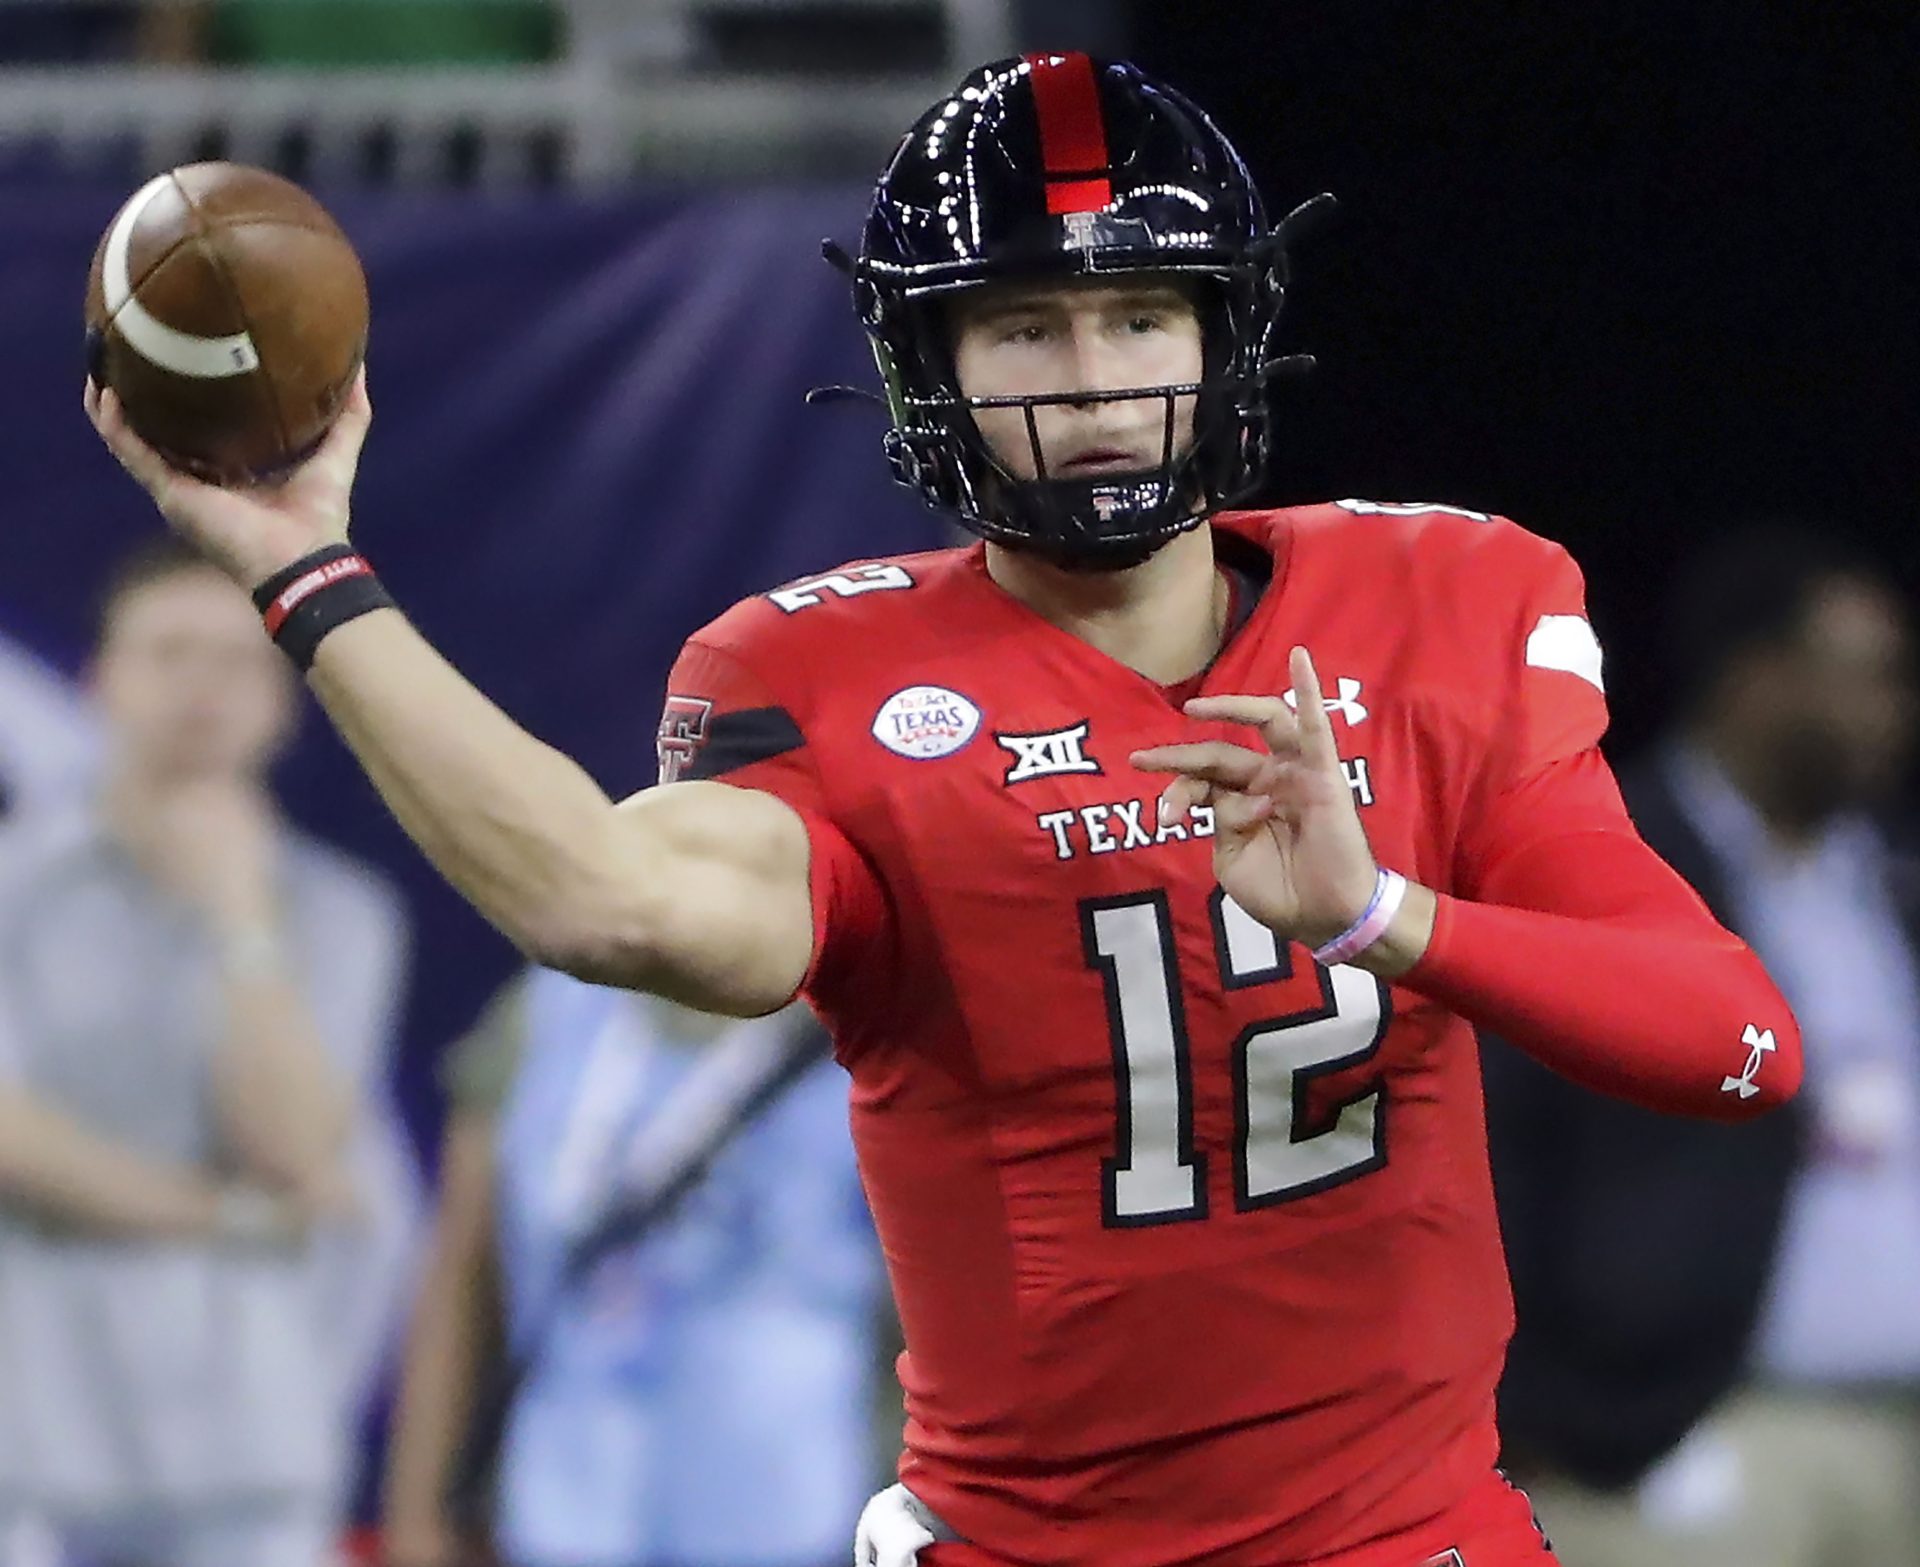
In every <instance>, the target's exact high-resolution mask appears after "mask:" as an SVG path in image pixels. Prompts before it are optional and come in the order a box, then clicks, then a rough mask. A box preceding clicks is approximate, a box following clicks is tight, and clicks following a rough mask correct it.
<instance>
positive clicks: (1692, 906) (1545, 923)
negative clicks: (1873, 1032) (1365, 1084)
mask: <svg viewBox="0 0 1920 1567" xmlns="http://www.w3.org/2000/svg"><path fill="white" fill-rule="evenodd" d="M1559 558H1560V559H1561V560H1562V561H1564V560H1565V557H1564V555H1562V556H1560V557H1559ZM1566 570H1567V572H1568V573H1571V572H1572V568H1571V563H1570V562H1568V563H1567V565H1566ZM1577 580H1578V579H1577V574H1573V581H1574V583H1575V585H1576V596H1577ZM1552 618H1553V619H1557V618H1558V617H1552ZM1569 618H1575V619H1579V620H1580V623H1581V624H1582V625H1584V624H1585V622H1584V617H1583V616H1570V617H1569ZM1533 624H1534V625H1535V626H1536V628H1537V625H1538V624H1539V617H1535V618H1534V621H1533ZM1553 629H1562V628H1553ZM1590 635H1591V634H1590V632H1589V633H1588V636H1589V638H1590ZM1543 651H1544V652H1547V653H1550V652H1551V651H1552V650H1551V648H1547V649H1544V650H1543ZM1526 657H1527V659H1528V660H1529V661H1531V660H1532V658H1533V653H1532V650H1531V649H1530V650H1529V652H1528V653H1527V655H1526ZM1595 665H1596V667H1595V670H1594V674H1595V675H1596V677H1597V649H1596V650H1595ZM1292 675H1293V682H1294V691H1295V694H1296V697H1297V701H1298V711H1297V715H1296V714H1295V713H1294V712H1290V711H1289V710H1288V708H1287V706H1286V704H1285V703H1284V702H1282V701H1281V700H1280V699H1279V698H1277V697H1266V696H1220V697H1207V698H1201V699H1198V700H1196V701H1194V702H1191V703H1189V704H1188V705H1187V709H1186V711H1187V712H1188V714H1189V715H1190V716H1192V717H1195V718H1200V719H1210V720H1226V721H1228V722H1233V723H1240V724H1245V725H1247V726H1249V727H1252V728H1254V729H1256V730H1258V731H1259V733H1260V736H1261V738H1262V740H1263V741H1264V742H1265V745H1264V747H1263V748H1262V749H1260V750H1255V749H1252V748H1249V747H1245V746H1240V745H1235V744H1232V743H1230V742H1225V741H1207V742H1200V743H1194V744H1185V745H1173V746H1160V747H1155V748H1153V749H1152V750H1148V751H1143V752H1139V753H1137V754H1136V756H1135V758H1134V760H1135V763H1136V765H1138V766H1140V767H1142V768H1143V769H1146V770H1148V771H1158V772H1170V773H1174V774H1176V775H1178V776H1177V777H1176V778H1175V781H1174V782H1173V783H1172V784H1171V785H1169V787H1168V789H1167V791H1166V792H1165V794H1164V795H1163V796H1162V809H1163V811H1164V812H1168V813H1172V814H1184V813H1185V811H1186V810H1187V809H1188V808H1190V807H1192V806H1194V805H1199V804H1206V803H1211V804H1212V806H1213V808H1214V820H1215V826H1216V836H1215V840H1214V864H1215V872H1216V874H1217V875H1218V877H1219V879H1220V883H1221V885H1222V886H1223V887H1224V888H1225V889H1226V890H1227V892H1228V893H1230V894H1231V895H1232V897H1233V898H1234V900H1235V901H1236V902H1238V903H1239V904H1241V905H1242V906H1243V907H1244V908H1246V909H1247V910H1248V912H1249V913H1251V914H1253V915H1254V917H1255V918H1256V919H1259V920H1261V921H1262V922H1263V923H1265V924H1267V925H1268V926H1269V927H1271V928H1272V929H1273V930H1275V931H1277V932H1279V933H1280V934H1282V935H1284V936H1286V937H1288V938H1290V939H1293V940H1299V941H1303V942H1306V943H1308V944H1310V945H1314V946H1316V947H1325V946H1326V945H1327V944H1329V943H1333V942H1335V941H1337V940H1338V939H1339V938H1340V937H1341V936H1342V935H1343V934H1344V933H1346V932H1348V931H1350V930H1352V929H1354V928H1355V927H1356V926H1357V925H1359V924H1361V922H1362V921H1363V919H1364V916H1365V915H1366V913H1367V911H1368V910H1369V909H1370V907H1371V906H1372V905H1373V903H1374V900H1375V899H1376V897H1378V896H1379V894H1380V893H1381V892H1382V891H1383V890H1384V891H1389V892H1390V893H1391V895H1393V896H1398V897H1399V898H1400V902H1399V906H1398V909H1397V912H1395V913H1394V914H1393V915H1392V918H1391V920H1390V921H1389V922H1388V923H1387V925H1386V926H1385V929H1384V931H1383V933H1381V934H1380V935H1379V936H1378V937H1377V939H1375V940H1374V941H1373V942H1372V943H1371V945H1369V946H1367V947H1366V948H1365V950H1364V951H1362V952H1360V953H1359V954H1357V955H1356V956H1354V957H1352V958H1350V959H1347V960H1346V961H1349V962H1351V963H1353V964H1354V965H1355V966H1357V967H1360V968H1365V969H1368V970H1370V971H1372V972H1374V973H1376V974H1379V975H1381V976H1382V977H1384V978H1388V979H1392V980H1395V981H1396V982H1397V983H1399V984H1401V985H1403V986H1405V987H1406V988H1407V989H1409V990H1412V991H1415V992H1416V993H1419V994H1421V995H1424V996H1426V997H1428V998H1429V999H1431V1000H1434V1001H1437V1002H1440V1003H1441V1004H1443V1005H1444V1006H1446V1007H1447V1008H1448V1009H1449V1010H1451V1011H1453V1012H1455V1013H1457V1014H1459V1015H1460V1016H1462V1017H1465V1018H1467V1019H1468V1020H1469V1021H1471V1022H1473V1023H1475V1024H1476V1025H1479V1026H1481V1027H1485V1028H1488V1029H1491V1030H1493V1031H1495V1032H1498V1033H1500V1034H1502V1035H1504V1036H1505V1037H1506V1038H1507V1039H1509V1040H1510V1041H1512V1042H1513V1043H1514V1044H1516V1045H1518V1046H1519V1047H1520V1048H1522V1049H1524V1050H1527V1051H1528V1052H1529V1053H1530V1054H1532V1055H1534V1056H1535V1057H1536V1058H1537V1059H1539V1060H1540V1061H1542V1062H1543V1063H1545V1064H1546V1065H1548V1066H1550V1067H1552V1068H1554V1069H1555V1070H1556V1071H1559V1072H1562V1073H1564V1074H1566V1075H1567V1076H1568V1077H1570V1078H1572V1079H1574V1080H1575V1081H1577V1082H1580V1083H1582V1084H1585V1085H1586V1086H1588V1087H1591V1088H1596V1089H1599V1090H1601V1091H1603V1092H1607V1093H1611V1094H1615V1095H1618V1096H1619V1097H1621V1098H1625V1099H1629V1100H1631V1101H1633V1102H1635V1103H1637V1104H1642V1105H1645V1106H1647V1107H1649V1108H1653V1109H1659V1110H1667V1111H1671V1112H1674V1113H1678V1114H1689V1115H1699V1116H1706V1117H1713V1118H1716V1119H1723V1120H1732V1119H1740V1118H1744V1117H1746V1116H1750V1115H1754V1114H1757V1113H1759V1112H1760V1111H1763V1110H1766V1109H1770V1108H1772V1107H1773V1106H1775V1105H1777V1104H1780V1103H1783V1102H1784V1101H1785V1100H1787V1099H1789V1098H1791V1097H1792V1095H1793V1094H1794V1092H1795V1091H1796V1090H1797V1088H1798V1087H1799V1083H1800V1070H1801V1064H1800V1038H1799V1031H1798V1028H1797V1026H1796V1025H1795V1022H1794V1019H1793V1014H1792V1012H1791V1011H1790V1010H1789V1009H1788V1007H1787V1004H1786V1002H1785V1000H1784V999H1783V998H1782V997H1781V995H1780V993H1779V991H1778V989H1777V988H1776V987H1775V986H1774V984H1773V982H1772V981H1771V980H1770V979H1769V978H1768V977H1767V974H1766V971H1765V970H1764V969H1763V968H1762V967H1761V965H1760V962H1759V960H1758V959H1757V958H1756V957H1755V956H1754V955H1753V953H1752V952H1751V951H1750V950H1749V949H1748V948H1747V947H1746V945H1745V944H1744V943H1742V942H1741V941H1740V940H1739V939H1738V938H1737V937H1735V936H1733V935H1731V934H1730V933H1729V932H1728V931H1726V930H1725V929H1724V928H1723V927H1721V926H1720V925H1719V924H1718V923H1717V922H1716V921H1715V920H1714V918H1713V917H1712V915H1711V914H1709V913H1708V912H1707V910H1706V907H1705V905H1704V904H1702V903H1701V902H1700V900H1699V899H1698V898H1697V897H1696V896H1695V895H1694V894H1693V892H1692V891H1691V889H1689V888H1688V887H1687V886H1686V884H1685V883H1684V882H1683V881H1681V879H1680V878H1679V876H1678V875H1676V874H1675V873H1674V872H1673V871H1672V870H1671V869H1669V868H1668V867H1667V865H1666V864H1665V863H1664V862H1663V861H1662V860H1661V859H1660V858H1659V857H1658V856H1657V855H1656V854H1654V852H1653V851H1652V850H1651V849H1649V848H1648V847H1647V846H1646V844H1645V843H1643V842H1642V841H1641V839H1640V837H1639V835H1638V834H1637V833H1636V832H1635V831H1634V829H1633V826H1632V823H1631V821H1630V820H1629V819H1628V817H1627V814H1626V809H1625V807H1624V805H1623V804H1622V803H1621V801H1620V796H1619V791H1618V789H1617V788H1616V787H1615V785H1614V782H1613V777H1612V774H1611V773H1610V772H1609V771H1608V769H1607V766H1606V763H1605V762H1604V761H1603V760H1602V759H1601V757H1600V754H1599V752H1598V750H1597V749H1596V748H1595V742H1596V741H1597V740H1598V737H1599V733H1600V730H1601V729H1602V728H1603V727H1604V723H1605V707H1604V702H1602V701H1600V700H1599V698H1598V685H1597V679H1596V680H1595V681H1594V682H1593V684H1592V687H1591V693H1590V694H1591V700H1588V699H1586V698H1585V697H1582V698H1580V699H1579V700H1575V701H1571V702H1569V701H1566V700H1563V698H1564V697H1565V696H1566V694H1567V692H1568V691H1569V690H1570V689H1572V688H1568V687H1564V686H1549V687H1547V688H1545V690H1546V693H1547V694H1546V697H1545V698H1544V699H1543V698H1541V697H1540V696H1539V695H1538V691H1537V689H1536V688H1535V687H1526V686H1523V689H1522V691H1521V692H1520V693H1519V695H1518V698H1517V700H1518V701H1519V703H1520V705H1521V706H1522V708H1523V713H1522V716H1521V718H1520V720H1519V722H1518V725H1517V728H1518V731H1519V732H1518V734H1517V735H1516V736H1515V737H1514V738H1513V739H1512V742H1511V744H1510V745H1509V746H1507V747H1504V748H1503V755H1502V757H1501V758H1500V760H1499V765H1500V767H1501V769H1502V773H1503V776H1502V778H1501V779H1500V781H1499V783H1498V785H1497V786H1495V787H1490V788H1488V789H1487V790H1486V791H1485V798H1484V799H1483V800H1482V802H1481V803H1480V804H1479V806H1478V807H1477V809H1476V811H1475V813H1474V817H1473V820H1472V821H1471V822H1470V823H1469V825H1468V828H1467V830H1466V832H1465V834H1464V836H1463V844H1462V853H1461V856H1460V859H1461V863H1462V865H1463V868H1470V869H1465V871H1464V874H1463V875H1462V876H1461V877H1459V878H1457V884H1458V885H1459V886H1460V894H1459V895H1449V894H1443V893H1438V892H1435V891H1434V890H1433V889H1431V888H1427V887H1424V886H1421V885H1419V884H1417V883H1413V882H1407V883H1406V884H1405V886H1404V889H1402V888H1399V887H1397V886H1393V885H1392V878H1390V877H1387V876H1383V873H1382V870H1381V868H1380V867H1379V866H1377V865H1376V864H1375V862H1374V858H1373V851H1372V849H1371V847H1370V846H1369V844H1368V842H1367V837H1366V831H1365V829H1364V828H1363V827H1362V825H1361V823H1360V818H1359V813H1358V810H1357V808H1356V807H1355V804H1354V801H1353V797H1352V793H1351V790H1350V789H1349V788H1348V786H1347V783H1346V779H1345V777H1344V775H1343V774H1342V773H1341V770H1340V758H1339V753H1338V750H1337V748H1336V746H1335V742H1334V736H1333V728H1332V724H1331V722H1330V721H1329V719H1328V716H1327V713H1326V710H1325V708H1324V706H1323V704H1322V701H1321V694H1320V686H1319V681H1318V679H1317V677H1316V675H1315V672H1314V669H1313V663H1312V660H1311V659H1310V658H1309V657H1308V655H1307V653H1306V651H1305V650H1304V649H1300V648H1296V649H1295V650H1294V652H1293V657H1292ZM1521 676H1522V678H1523V679H1525V678H1527V677H1532V676H1538V677H1540V678H1542V679H1547V678H1550V679H1553V680H1557V681H1573V682H1574V685H1575V687H1578V686H1579V685H1580V683H1581V677H1580V676H1579V675H1578V674H1576V673H1572V672H1570V671H1568V670H1567V669H1566V668H1565V667H1564V665H1563V664H1559V663H1553V662H1551V661H1550V660H1549V661H1547V662H1546V663H1545V664H1544V667H1540V668H1532V667H1525V666H1523V668H1522V670H1521ZM1529 704H1531V707H1532V709H1533V710H1532V711H1525V709H1527V708H1528V705H1529Z"/></svg>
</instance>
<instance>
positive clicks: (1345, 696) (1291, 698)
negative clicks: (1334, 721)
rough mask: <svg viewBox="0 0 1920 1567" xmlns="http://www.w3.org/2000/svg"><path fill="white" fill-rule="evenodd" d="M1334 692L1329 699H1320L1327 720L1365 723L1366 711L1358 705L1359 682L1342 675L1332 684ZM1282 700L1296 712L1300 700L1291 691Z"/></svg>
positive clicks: (1323, 697)
mask: <svg viewBox="0 0 1920 1567" xmlns="http://www.w3.org/2000/svg"><path fill="white" fill-rule="evenodd" d="M1334 692H1335V694H1334V695H1333V696H1331V697H1327V696H1322V697H1321V698H1320V705H1321V706H1322V707H1324V708H1325V709H1326V710H1327V716H1328V717H1329V718H1344V719H1345V720H1346V721H1347V722H1348V723H1349V724H1361V723H1365V722H1366V719H1367V710H1366V709H1365V708H1364V707H1362V706H1361V705H1360V682H1359V681H1357V680H1349V679H1348V678H1347V677H1346V676H1345V675H1342V676H1341V677H1340V678H1339V680H1337V681H1335V682H1334ZM1283 700H1284V701H1285V702H1286V704H1287V706H1288V707H1291V708H1294V709H1296V710H1297V709H1298V708H1299V706H1300V698H1299V697H1298V696H1296V695H1295V694H1294V693H1293V692H1291V691H1289V692H1287V693H1286V695H1285V697H1284V698H1283Z"/></svg>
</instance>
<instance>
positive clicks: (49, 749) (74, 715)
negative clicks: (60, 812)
mask: <svg viewBox="0 0 1920 1567" xmlns="http://www.w3.org/2000/svg"><path fill="white" fill-rule="evenodd" d="M96 727H97V726H96V725H95V723H94V720H93V716H92V714H90V713H89V712H88V711H87V708H86V704H85V702H84V701H83V700H82V699H81V697H80V694H79V692H78V691H76V690H75V689H74V688H73V686H72V685H71V684H69V682H68V681H67V680H66V679H65V678H63V677H62V676H61V675H60V674H59V672H58V671H56V670H54V669H53V668H51V667H50V666H48V665H47V664H44V663H42V662H41V661H40V660H39V659H38V658H37V657H35V656H34V655H33V654H32V653H31V652H29V651H28V650H27V649H26V648H24V647H22V646H21V645H20V644H19V643H17V642H15V641H14V640H13V639H12V638H11V637H8V636H7V635H5V634H4V633H0V816H4V815H5V814H6V812H7V811H8V810H10V809H18V810H26V809H29V808H31V807H33V806H35V805H37V804H41V803H57V802H61V801H67V800H71V799H72V798H73V797H74V794H75V791H77V790H80V789H84V788H86V787H87V786H88V783H89V781H90V779H91V777H92V772H93V768H94V766H95V763H96V761H97V753H98V750H99V740H98V735H97V733H96Z"/></svg>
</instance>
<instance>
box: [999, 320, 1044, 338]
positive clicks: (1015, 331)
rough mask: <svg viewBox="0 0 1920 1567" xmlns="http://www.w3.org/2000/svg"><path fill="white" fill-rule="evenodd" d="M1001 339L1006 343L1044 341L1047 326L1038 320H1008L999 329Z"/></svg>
mask: <svg viewBox="0 0 1920 1567" xmlns="http://www.w3.org/2000/svg"><path fill="white" fill-rule="evenodd" d="M1000 337H1001V341H1003V342H1007V343H1044V342H1045V341H1046V340H1047V328H1046V325H1045V323H1044V322H1040V321H1009V322H1008V323H1007V325H1006V326H1005V327H1004V328H1002V329H1001V333H1000Z"/></svg>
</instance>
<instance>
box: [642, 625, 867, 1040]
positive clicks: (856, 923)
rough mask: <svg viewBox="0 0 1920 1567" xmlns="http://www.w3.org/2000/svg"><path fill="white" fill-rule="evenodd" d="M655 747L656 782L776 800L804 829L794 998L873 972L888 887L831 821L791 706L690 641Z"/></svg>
mask: <svg viewBox="0 0 1920 1567" xmlns="http://www.w3.org/2000/svg"><path fill="white" fill-rule="evenodd" d="M658 751H659V761H660V782H661V783H663V784H671V783H684V782H695V781H703V780H704V781H711V782H717V783H724V784H731V785H733V786H735V787H738V788H742V789H758V790H760V791H762V792H763V793H766V794H771V795H773V796H774V797H775V798H777V799H779V800H782V801H784V802H785V803H786V804H787V805H788V806H790V807H791V808H792V809H793V811H794V813H795V814H796V815H797V816H799V818H800V820H801V823H802V825H803V826H805V828H806V831H807V841H808V844H809V846H810V851H811V852H810V856H809V861H808V869H807V877H808V883H809V890H810V892H811V895H812V901H813V957H812V960H811V962H810V963H809V964H808V966H807V973H806V977H805V978H804V979H803V980H802V981H801V984H800V993H801V994H804V995H806V996H807V997H808V998H809V999H811V1000H814V1001H816V1002H826V1001H827V998H828V997H829V996H830V995H831V994H832V993H833V992H835V991H836V990H837V989H838V987H839V986H840V984H841V983H842V982H843V981H844V980H845V979H846V978H847V977H848V976H849V975H851V974H853V973H854V972H856V971H859V970H863V969H864V970H866V971H869V972H871V971H873V963H872V961H871V960H872V959H873V958H874V957H875V954H876V949H879V948H882V947H884V945H885V944H886V943H888V942H889V941H890V940H891V938H892V919H891V910H890V905H889V902H888V899H887V894H886V889H885V888H884V886H883V885H882V884H881V881H880V878H879V874H878V872H876V871H875V870H874V868H873V866H872V864H871V862H870V861H869V860H868V859H867V857H866V855H865V854H863V853H862V852H861V851H860V848H859V847H858V845H857V844H855V843H854V842H853V840H852V839H851V838H850V837H849V836H848V835H847V834H846V833H845V832H844V831H843V830H842V829H841V828H840V826H839V825H838V823H836V822H835V821H834V819H833V817H832V814H831V812H830V811H829V809H828V805H827V800H826V793H825V790H824V789H823V787H822V785H821V778H820V769H819V762H818V759H817V757H816V756H815V754H814V752H813V749H812V748H811V747H810V746H809V744H808V742H807V737H806V735H805V733H804V732H803V731H802V729H801V725H800V719H799V718H798V717H797V716H796V715H795V713H794V712H793V710H792V708H791V706H790V705H788V704H787V703H786V702H785V701H783V700H782V698H781V697H780V695H779V694H777V693H776V692H775V691H774V690H773V688H772V687H771V686H770V685H769V684H768V683H767V682H766V681H765V680H763V679H762V678H761V677H760V676H759V675H758V674H757V673H755V672H754V670H753V669H751V668H750V667H749V666H748V664H747V663H746V662H745V661H744V660H743V659H742V658H741V657H739V655H737V654H736V653H734V652H732V651H730V650H728V649H726V648H723V647H717V646H714V645H712V644H710V643H707V642H704V641H702V640H701V639H700V638H698V637H696V638H694V639H693V640H692V641H690V642H688V643H687V644H686V646H685V647H684V648H683V649H682V650H681V653H680V657H679V658H678V659H677V660H676V661H675V663H674V666H673V672H672V674H671V675H669V676H668V677H667V695H666V700H665V703H664V706H663V708H662V711H661V716H660V731H659V737H658ZM881 971H882V972H884V969H882V970H881ZM828 1004H829V1005H830V1003H828Z"/></svg>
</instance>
